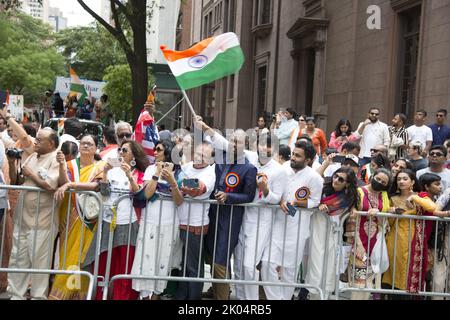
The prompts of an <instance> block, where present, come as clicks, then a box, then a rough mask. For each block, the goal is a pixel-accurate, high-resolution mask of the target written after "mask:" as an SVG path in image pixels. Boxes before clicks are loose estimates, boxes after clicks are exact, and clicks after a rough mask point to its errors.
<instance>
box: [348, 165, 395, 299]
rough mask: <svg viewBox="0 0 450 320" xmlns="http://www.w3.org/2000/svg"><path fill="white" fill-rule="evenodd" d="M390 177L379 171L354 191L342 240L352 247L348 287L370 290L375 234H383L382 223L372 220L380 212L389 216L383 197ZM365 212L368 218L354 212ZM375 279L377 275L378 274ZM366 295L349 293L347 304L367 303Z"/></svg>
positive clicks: (375, 241) (376, 219) (387, 200)
mask: <svg viewBox="0 0 450 320" xmlns="http://www.w3.org/2000/svg"><path fill="white" fill-rule="evenodd" d="M391 181H392V175H391V173H390V171H388V170H387V169H384V168H381V169H378V170H376V171H375V172H374V174H373V176H372V178H371V179H370V183H369V184H368V185H366V186H364V187H360V188H358V201H357V204H356V210H357V211H353V212H352V214H351V215H350V217H349V218H348V220H347V223H346V230H345V237H346V238H347V243H349V244H351V245H352V246H353V249H352V252H351V254H350V261H349V266H348V280H349V286H350V287H357V288H373V286H374V280H375V272H374V270H373V269H372V261H371V260H372V251H373V248H374V246H375V245H376V244H377V238H382V237H377V235H378V233H380V232H382V231H383V226H382V225H383V223H384V219H383V218H380V217H375V216H374V215H375V214H377V213H380V212H389V208H390V200H389V196H388V193H387V190H389V188H390V186H391ZM359 211H362V212H367V213H368V216H362V215H359V214H358V213H357V212H359ZM375 271H378V274H379V276H381V274H380V273H379V270H375ZM369 296H370V294H369V293H366V292H352V293H351V300H367V299H369Z"/></svg>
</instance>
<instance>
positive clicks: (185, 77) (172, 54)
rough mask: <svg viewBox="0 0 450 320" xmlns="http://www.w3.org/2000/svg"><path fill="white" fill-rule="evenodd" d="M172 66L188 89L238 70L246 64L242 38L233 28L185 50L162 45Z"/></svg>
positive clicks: (178, 80)
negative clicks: (169, 48) (168, 48)
mask: <svg viewBox="0 0 450 320" xmlns="http://www.w3.org/2000/svg"><path fill="white" fill-rule="evenodd" d="M161 50H162V52H163V54H164V57H165V58H166V60H167V62H168V64H169V67H170V70H172V73H173V75H174V76H175V78H176V79H177V82H178V84H179V86H180V88H181V89H182V90H187V89H191V88H195V87H199V86H201V85H204V84H207V83H210V82H212V81H215V80H218V79H221V78H223V77H226V76H228V75H230V74H233V73H236V72H238V71H239V70H240V69H241V67H242V65H243V64H244V60H245V58H244V53H243V52H242V49H241V46H240V44H239V39H238V37H237V35H236V34H234V33H232V32H228V33H224V34H221V35H219V36H216V37H212V38H208V39H205V40H203V41H201V42H199V43H197V44H196V45H194V46H193V47H191V48H189V49H187V50H184V51H174V50H167V49H166V47H165V46H161Z"/></svg>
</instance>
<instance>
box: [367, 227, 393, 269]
mask: <svg viewBox="0 0 450 320" xmlns="http://www.w3.org/2000/svg"><path fill="white" fill-rule="evenodd" d="M370 262H371V265H372V270H373V273H375V274H383V273H384V272H386V270H387V269H389V256H388V250H387V246H386V239H385V237H384V235H383V231H379V232H378V234H377V242H376V243H375V246H374V247H373V249H372V252H371V254H370Z"/></svg>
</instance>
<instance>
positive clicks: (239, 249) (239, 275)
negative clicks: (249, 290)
mask: <svg viewBox="0 0 450 320" xmlns="http://www.w3.org/2000/svg"><path fill="white" fill-rule="evenodd" d="M241 238H242V236H241V234H239V240H238V244H237V245H236V248H235V249H234V265H233V272H234V278H235V279H236V280H251V279H249V278H246V277H245V275H244V274H243V270H242V269H243V266H242V259H243V250H244V245H243V241H242V239H241ZM235 289H236V298H237V299H238V300H245V293H244V286H243V285H241V284H236V285H235Z"/></svg>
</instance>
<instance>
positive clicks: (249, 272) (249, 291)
mask: <svg viewBox="0 0 450 320" xmlns="http://www.w3.org/2000/svg"><path fill="white" fill-rule="evenodd" d="M242 269H243V270H242V271H243V274H244V279H246V280H247V279H248V280H255V281H258V280H259V271H258V269H256V268H255V267H247V266H245V265H244V266H243V268H242ZM243 287H244V295H245V299H246V300H259V286H258V285H250V284H246V285H244V286H243Z"/></svg>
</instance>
